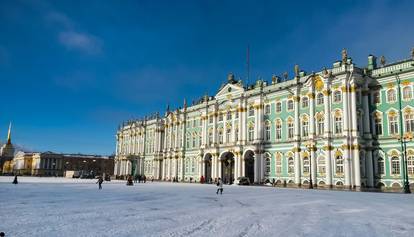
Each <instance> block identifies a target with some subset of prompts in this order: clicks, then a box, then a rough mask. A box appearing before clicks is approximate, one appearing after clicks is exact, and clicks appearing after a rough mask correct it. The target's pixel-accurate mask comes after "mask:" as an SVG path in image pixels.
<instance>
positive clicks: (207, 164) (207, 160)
mask: <svg viewBox="0 0 414 237" xmlns="http://www.w3.org/2000/svg"><path fill="white" fill-rule="evenodd" d="M211 159H212V155H211V154H210V153H207V154H206V155H205V156H204V174H205V177H204V178H205V180H206V183H210V182H211Z"/></svg>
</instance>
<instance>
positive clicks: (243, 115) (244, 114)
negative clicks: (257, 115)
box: [239, 101, 247, 144]
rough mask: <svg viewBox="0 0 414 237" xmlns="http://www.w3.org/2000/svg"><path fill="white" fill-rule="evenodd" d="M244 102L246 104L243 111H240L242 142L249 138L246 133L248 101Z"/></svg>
mask: <svg viewBox="0 0 414 237" xmlns="http://www.w3.org/2000/svg"><path fill="white" fill-rule="evenodd" d="M242 104H244V105H243V112H241V113H240V115H241V116H240V117H239V118H240V119H241V122H240V128H239V129H240V130H239V133H240V136H241V137H240V141H242V144H244V143H245V142H246V140H247V135H246V133H247V118H246V117H247V102H246V101H244V102H242Z"/></svg>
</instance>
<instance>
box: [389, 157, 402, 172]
mask: <svg viewBox="0 0 414 237" xmlns="http://www.w3.org/2000/svg"><path fill="white" fill-rule="evenodd" d="M391 174H400V158H399V157H397V156H393V157H392V158H391Z"/></svg>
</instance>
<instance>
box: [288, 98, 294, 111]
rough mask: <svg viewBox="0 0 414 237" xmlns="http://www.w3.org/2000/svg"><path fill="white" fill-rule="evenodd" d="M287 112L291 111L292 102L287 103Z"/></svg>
mask: <svg viewBox="0 0 414 237" xmlns="http://www.w3.org/2000/svg"><path fill="white" fill-rule="evenodd" d="M287 110H293V100H288V101H287Z"/></svg>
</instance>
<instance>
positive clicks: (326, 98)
mask: <svg viewBox="0 0 414 237" xmlns="http://www.w3.org/2000/svg"><path fill="white" fill-rule="evenodd" d="M412 54H413V55H412V57H411V58H410V59H406V60H402V61H399V62H396V63H390V64H387V63H386V62H385V58H384V57H381V60H380V61H381V62H380V64H381V65H377V59H376V57H375V56H372V55H370V56H369V57H368V65H367V66H366V67H364V68H361V67H358V66H356V65H355V64H354V63H353V62H352V60H351V58H349V57H348V56H347V53H346V51H345V50H344V51H343V52H342V59H341V60H340V61H337V62H335V63H334V64H333V66H332V67H331V68H329V69H323V70H322V71H320V72H317V73H311V74H306V73H305V72H304V71H301V70H299V67H298V66H295V70H294V71H295V76H294V77H293V78H288V76H287V73H285V74H284V76H283V77H284V79H283V80H282V79H281V78H279V77H277V76H273V77H272V81H271V83H268V82H266V81H264V80H258V81H256V83H255V84H254V85H244V84H243V83H242V81H237V80H235V78H234V75H233V74H229V75H228V79H227V83H226V84H223V85H222V86H221V88H220V89H219V91H218V93H217V94H216V95H215V96H204V97H203V98H201V99H200V100H198V101H196V102H195V103H193V104H192V105H191V106H187V104H186V102H184V105H183V108H178V109H176V110H171V111H170V110H169V109H167V111H166V113H165V115H164V116H158V115H155V116H150V117H146V118H145V119H140V120H134V121H127V122H124V123H123V124H122V125H121V126H120V128H119V129H118V131H117V134H116V141H117V143H116V157H115V171H114V173H115V175H130V174H132V175H136V174H141V175H146V176H147V177H154V178H155V179H159V180H171V179H173V178H177V179H178V180H179V181H190V179H191V180H196V181H198V180H200V178H201V176H203V177H204V178H205V179H207V180H209V179H215V178H218V177H221V178H222V179H223V180H224V181H225V182H233V181H235V182H237V178H238V177H248V178H249V179H250V181H251V182H255V183H262V182H266V181H267V180H273V179H275V181H276V182H277V183H287V184H291V185H298V186H300V185H308V184H309V182H310V180H312V181H313V184H314V185H318V186H341V187H347V188H348V187H349V188H350V187H354V188H359V187H393V188H401V187H402V185H403V177H404V175H405V170H406V169H405V168H407V170H408V173H407V175H408V177H409V179H410V182H411V183H413V182H414V146H413V142H411V138H412V133H413V132H414V99H413V87H414V52H413V53H412ZM401 139H402V140H401ZM405 148H406V149H405ZM404 157H406V160H407V167H405V166H404V165H405V163H404V162H403V160H404Z"/></svg>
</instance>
